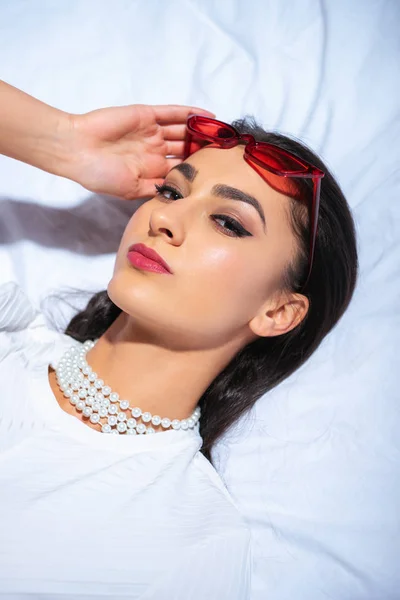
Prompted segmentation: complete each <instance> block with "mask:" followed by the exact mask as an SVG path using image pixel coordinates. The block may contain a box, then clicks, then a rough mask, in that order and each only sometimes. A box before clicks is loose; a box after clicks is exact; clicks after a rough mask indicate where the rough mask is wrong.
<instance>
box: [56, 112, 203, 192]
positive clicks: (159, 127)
mask: <svg viewBox="0 0 400 600" xmlns="http://www.w3.org/2000/svg"><path fill="white" fill-rule="evenodd" d="M191 113H201V114H207V115H209V116H212V117H214V116H215V115H214V114H213V113H210V112H208V111H206V110H203V109H200V108H197V107H189V106H179V105H161V106H149V105H146V104H132V105H130V106H120V107H113V108H102V109H98V110H94V111H91V112H89V113H86V114H83V115H70V118H69V133H68V134H67V138H69V143H68V145H69V148H68V156H69V165H68V166H67V173H66V174H65V175H64V176H66V177H68V178H69V179H72V180H73V181H76V182H77V183H79V184H80V185H82V186H83V187H85V188H86V189H88V190H90V191H92V192H98V193H104V194H109V195H112V196H119V197H120V198H125V199H126V200H132V199H134V198H143V197H146V196H152V195H154V193H155V191H154V185H155V184H156V183H158V184H160V183H162V181H163V179H164V177H165V175H166V174H167V173H168V171H169V170H170V169H171V168H172V167H173V166H175V165H177V164H179V163H180V162H182V157H183V148H184V138H185V131H186V119H187V117H188V116H189V114H191ZM168 155H172V156H173V158H167V156H168Z"/></svg>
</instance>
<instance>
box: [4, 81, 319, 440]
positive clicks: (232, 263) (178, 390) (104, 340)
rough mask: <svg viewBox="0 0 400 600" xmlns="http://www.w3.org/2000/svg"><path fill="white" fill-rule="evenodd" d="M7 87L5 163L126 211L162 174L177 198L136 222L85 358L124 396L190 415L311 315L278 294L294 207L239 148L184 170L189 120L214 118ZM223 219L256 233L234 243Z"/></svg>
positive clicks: (301, 300)
mask: <svg viewBox="0 0 400 600" xmlns="http://www.w3.org/2000/svg"><path fill="white" fill-rule="evenodd" d="M0 90H1V94H0V141H1V144H0V153H2V154H5V155H6V156H9V157H12V158H16V159H17V160H20V161H23V162H26V163H28V164H31V165H33V166H36V167H38V168H40V169H43V170H45V171H48V172H50V173H53V174H56V175H59V176H62V177H66V178H69V179H72V180H73V181H76V182H77V183H79V184H81V185H82V186H84V187H86V188H87V189H88V190H91V191H93V192H99V193H104V194H110V195H117V196H119V197H121V198H125V199H126V200H133V199H134V198H143V197H149V196H152V194H153V193H154V184H161V183H162V182H163V180H164V178H165V177H166V181H165V182H166V183H168V184H169V185H172V186H173V187H174V189H175V192H177V195H176V193H175V192H173V193H171V192H170V191H168V190H164V191H163V192H162V193H161V194H157V195H155V196H153V197H151V199H150V200H148V201H147V202H145V203H144V204H142V205H141V206H140V207H139V208H138V210H137V211H136V212H135V214H134V215H133V217H132V218H131V220H130V221H129V223H128V225H127V227H126V230H125V232H124V235H123V237H122V240H121V244H120V248H119V251H118V254H117V258H116V262H115V269H114V273H113V277H112V279H111V281H110V282H109V284H108V294H109V296H110V298H111V299H112V300H113V302H114V303H115V304H116V305H117V306H119V307H120V308H121V309H122V313H121V315H120V316H119V317H118V318H117V319H116V321H115V322H114V323H113V325H112V326H111V327H110V328H109V329H108V331H106V333H105V334H104V335H103V336H102V337H101V338H100V339H99V341H98V342H97V343H96V345H95V346H94V348H92V349H91V350H90V352H88V355H87V359H88V362H89V364H90V365H91V366H92V367H93V369H94V370H95V371H96V372H97V373H98V374H99V376H100V377H101V378H102V379H103V380H104V381H105V383H106V384H107V385H109V386H110V387H111V388H112V389H113V390H115V391H117V392H118V393H119V395H120V397H121V398H124V399H127V400H129V401H130V404H131V405H133V406H139V407H140V408H141V409H142V410H143V411H149V412H151V413H152V414H158V415H160V416H161V417H169V418H171V419H174V418H177V419H182V418H185V417H188V416H189V415H190V414H191V413H192V412H193V410H194V408H195V406H196V405H197V403H198V400H199V398H200V397H201V396H202V394H203V393H204V392H205V390H206V389H207V388H208V386H209V385H210V383H211V382H212V381H213V380H214V379H215V377H216V376H217V375H218V374H219V373H220V372H221V371H222V370H223V369H224V367H225V366H226V365H227V364H228V363H229V362H230V361H231V360H232V358H233V357H234V356H235V355H236V353H237V352H238V351H239V350H240V349H241V348H242V347H244V346H245V345H246V344H248V343H249V342H251V341H252V340H254V339H256V338H257V337H259V336H262V337H263V336H276V335H281V334H283V333H285V332H287V331H290V330H291V329H293V328H294V327H296V325H297V324H298V323H299V322H300V321H301V320H302V319H303V318H304V317H305V315H306V314H307V311H308V300H307V298H306V297H305V296H303V295H301V294H292V293H284V292H283V291H282V290H281V286H280V279H281V276H282V273H283V270H284V268H285V267H286V265H288V264H289V262H290V261H291V260H292V259H293V257H294V256H295V253H296V243H295V238H294V235H293V232H292V230H291V227H290V223H289V200H288V198H287V197H286V196H284V195H283V194H281V193H279V192H277V191H276V189H275V187H274V185H273V182H271V186H270V185H268V184H267V183H266V182H265V181H264V180H263V179H262V178H261V177H260V176H259V175H258V174H257V173H256V172H255V171H254V170H253V169H252V168H251V167H250V166H249V165H248V164H247V163H246V162H245V160H244V159H243V146H237V147H235V148H232V149H230V150H221V149H218V148H213V147H210V146H208V147H207V148H204V149H202V150H200V151H198V152H196V153H195V154H193V155H192V156H190V157H189V159H188V160H186V161H185V163H186V165H191V167H187V166H186V167H184V168H186V172H185V173H186V177H185V173H183V172H182V170H179V167H180V166H182V164H183V163H182V154H183V148H184V137H185V131H186V127H185V124H186V120H187V117H188V115H189V114H190V113H204V114H208V115H210V116H213V115H212V113H209V112H208V111H205V110H204V109H200V108H197V107H190V106H179V105H165V106H147V105H141V104H137V105H128V106H120V107H110V108H105V109H98V110H95V111H91V112H89V113H86V114H83V115H72V114H69V113H65V112H64V111H59V110H57V109H55V108H53V107H51V106H49V105H47V104H45V103H43V102H40V101H39V100H37V99H35V98H33V97H32V96H29V95H28V94H26V93H24V92H22V91H20V90H18V89H17V88H14V87H13V86H10V85H9V84H7V83H5V82H1V81H0ZM188 168H189V171H188ZM217 185H224V186H229V187H230V188H236V189H237V190H241V191H242V192H245V193H246V194H248V195H251V196H252V197H253V198H255V199H256V200H257V201H258V203H259V204H260V205H261V208H262V211H263V212H264V214H265V220H266V228H264V224H263V223H262V220H261V219H260V216H259V215H258V213H257V211H256V209H255V208H254V206H251V205H249V204H248V203H244V202H238V201H234V200H233V199H232V198H226V197H225V198H221V197H220V196H216V195H215V194H214V193H213V191H215V189H214V190H213V189H212V188H213V187H214V186H217ZM278 187H279V186H278ZM225 191H226V190H225ZM233 195H235V192H233ZM236 196H237V193H236ZM217 214H218V215H220V216H218V217H216V215H217ZM227 215H229V216H231V217H232V218H234V219H235V220H236V221H237V222H239V227H240V225H241V226H242V227H243V228H244V229H245V230H246V231H247V232H248V233H250V234H251V235H248V236H245V237H237V236H235V235H232V226H231V225H229V223H228V222H227V221H225V220H224V217H225V216H227ZM137 242H142V243H144V244H146V245H147V246H150V247H151V248H154V249H155V250H156V251H157V252H158V253H159V254H161V256H162V257H163V258H164V260H166V261H167V263H169V265H170V266H171V268H172V270H173V274H158V273H152V272H149V271H144V270H141V269H138V268H136V267H133V266H132V265H131V264H130V263H129V262H128V260H127V257H126V254H127V250H128V248H129V246H131V245H132V244H134V243H137ZM49 382H50V386H51V389H52V390H53V393H54V396H55V398H56V400H57V402H58V403H59V405H60V407H61V408H62V409H63V410H65V411H66V412H67V413H69V414H72V415H73V416H75V417H76V418H78V419H80V420H82V421H83V422H84V423H86V424H87V425H88V426H89V427H92V428H93V429H96V430H98V426H96V425H93V424H92V423H90V421H89V420H88V419H86V418H84V417H83V416H82V415H81V414H80V413H78V412H77V411H76V410H75V408H74V407H73V406H72V405H70V403H69V402H68V400H67V399H66V398H64V396H63V395H62V394H61V392H60V390H59V389H58V386H57V383H56V380H55V373H54V371H53V370H52V369H49Z"/></svg>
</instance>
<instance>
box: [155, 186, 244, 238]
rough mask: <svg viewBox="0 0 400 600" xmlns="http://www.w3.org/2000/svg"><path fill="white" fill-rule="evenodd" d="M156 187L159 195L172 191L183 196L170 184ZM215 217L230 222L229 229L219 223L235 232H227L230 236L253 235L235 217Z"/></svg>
mask: <svg viewBox="0 0 400 600" xmlns="http://www.w3.org/2000/svg"><path fill="white" fill-rule="evenodd" d="M155 188H156V190H157V195H160V196H162V195H163V193H164V192H171V193H172V194H177V195H178V196H180V197H181V198H182V196H181V194H180V192H178V191H177V190H175V189H174V188H173V187H171V186H170V185H166V184H163V185H158V184H156V185H155ZM166 200H169V198H166ZM212 216H213V217H214V218H215V219H214V220H215V221H216V220H217V219H222V220H224V221H226V222H227V223H229V225H230V226H231V227H232V229H227V228H226V227H223V226H222V225H219V227H221V228H222V229H224V230H225V231H231V232H232V233H233V235H232V234H227V235H229V237H239V238H240V237H246V236H251V233H249V232H248V231H246V229H244V228H243V227H242V226H241V225H240V224H239V223H238V222H237V221H236V220H235V219H232V217H229V216H228V215H212Z"/></svg>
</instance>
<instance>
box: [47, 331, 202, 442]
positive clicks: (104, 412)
mask: <svg viewBox="0 0 400 600" xmlns="http://www.w3.org/2000/svg"><path fill="white" fill-rule="evenodd" d="M96 341H97V340H96ZM94 344H95V341H92V340H87V341H86V342H84V343H83V344H82V346H81V347H77V346H71V348H70V349H68V350H67V351H66V352H65V353H64V354H63V355H62V357H61V360H60V362H59V363H58V365H57V367H56V377H57V383H58V385H59V387H60V389H61V390H62V392H63V393H64V396H65V397H66V398H68V399H69V401H70V403H71V404H72V405H73V406H75V408H76V410H77V411H79V412H82V414H83V416H84V417H88V418H89V419H90V422H91V423H94V424H99V425H100V426H101V431H102V433H113V434H116V435H118V434H121V433H127V434H130V435H136V434H138V433H139V434H143V433H146V434H148V433H156V432H155V429H153V427H151V425H150V426H146V423H151V424H152V425H155V426H157V425H161V427H162V428H163V429H169V428H170V427H172V429H184V430H187V429H193V427H195V425H196V424H197V423H198V421H199V419H200V407H199V406H197V407H196V408H195V410H194V412H193V414H192V416H191V417H189V418H188V419H182V420H179V419H173V420H172V421H171V419H168V418H167V417H164V418H163V419H162V418H161V417H159V416H158V415H154V416H153V415H151V414H150V413H149V412H142V411H141V409H140V408H138V407H135V408H131V406H130V404H129V401H128V400H120V398H119V395H118V394H117V393H116V392H113V391H112V390H111V388H110V387H109V386H108V385H105V384H104V381H103V380H102V379H99V378H98V377H97V373H95V372H94V371H93V370H92V368H91V367H90V366H89V365H88V363H87V362H86V353H87V352H88V351H89V350H90V349H91V348H93V346H94ZM125 411H130V413H128V414H127V413H126V412H125ZM130 414H131V415H132V417H130ZM102 419H106V421H105V422H102ZM138 419H141V420H142V423H138V422H137V420H138Z"/></svg>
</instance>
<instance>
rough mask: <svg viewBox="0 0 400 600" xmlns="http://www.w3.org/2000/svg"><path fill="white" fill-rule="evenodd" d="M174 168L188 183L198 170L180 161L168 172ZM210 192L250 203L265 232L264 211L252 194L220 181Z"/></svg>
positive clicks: (219, 196) (228, 198) (220, 196)
mask: <svg viewBox="0 0 400 600" xmlns="http://www.w3.org/2000/svg"><path fill="white" fill-rule="evenodd" d="M174 170H176V171H179V173H182V175H183V176H184V178H185V179H186V180H187V181H189V182H190V183H192V182H193V181H194V179H195V178H196V175H197V173H198V170H197V169H195V168H194V166H193V165H191V164H190V163H180V164H179V165H176V166H175V167H172V169H171V170H170V172H171V171H174ZM211 193H212V194H213V195H214V196H217V197H218V198H225V199H226V200H238V201H239V202H246V204H250V205H251V206H253V207H254V208H255V209H256V211H257V212H258V214H259V216H260V219H261V221H262V222H263V226H264V232H265V227H266V221H265V215H264V211H263V209H262V206H261V204H260V203H259V201H258V200H257V199H256V198H254V196H251V195H250V194H246V193H245V192H242V190H239V189H238V188H234V187H231V186H230V185H224V184H222V183H217V184H216V185H214V186H213V188H212V190H211Z"/></svg>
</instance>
